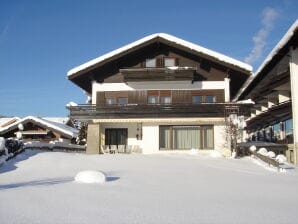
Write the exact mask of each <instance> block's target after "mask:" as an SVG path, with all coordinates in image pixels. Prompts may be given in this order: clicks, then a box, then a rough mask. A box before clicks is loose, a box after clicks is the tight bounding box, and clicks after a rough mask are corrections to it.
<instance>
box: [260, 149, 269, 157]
mask: <svg viewBox="0 0 298 224" xmlns="http://www.w3.org/2000/svg"><path fill="white" fill-rule="evenodd" d="M258 153H260V154H261V155H263V156H266V155H267V153H268V151H267V149H266V148H260V149H259V151H258Z"/></svg>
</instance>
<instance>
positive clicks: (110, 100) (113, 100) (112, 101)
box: [106, 98, 116, 105]
mask: <svg viewBox="0 0 298 224" xmlns="http://www.w3.org/2000/svg"><path fill="white" fill-rule="evenodd" d="M106 104H108V105H112V104H116V98H106Z"/></svg>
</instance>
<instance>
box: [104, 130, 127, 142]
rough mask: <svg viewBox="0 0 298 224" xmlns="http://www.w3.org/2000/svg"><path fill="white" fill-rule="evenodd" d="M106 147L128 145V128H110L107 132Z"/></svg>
mask: <svg viewBox="0 0 298 224" xmlns="http://www.w3.org/2000/svg"><path fill="white" fill-rule="evenodd" d="M105 144H106V145H127V128H108V129H106V130H105Z"/></svg>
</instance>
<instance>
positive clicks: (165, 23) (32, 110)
mask: <svg viewBox="0 0 298 224" xmlns="http://www.w3.org/2000/svg"><path fill="white" fill-rule="evenodd" d="M0 10H1V13H0V85H1V87H0V115H6V116H21V117H23V116H27V115H35V116H67V115H68V111H67V110H66V108H65V105H66V104H67V103H68V102H69V101H74V102H77V103H84V102H85V100H86V97H85V95H84V94H83V91H82V90H81V89H80V88H79V87H77V86H76V85H74V84H73V83H71V82H70V81H68V80H67V78H66V73H67V71H68V70H70V69H71V68H73V67H76V66H78V65H80V64H82V63H84V62H86V61H88V60H90V59H93V58H95V57H98V56H100V55H102V54H104V53H107V52H109V51H111V50H114V49H116V48H118V47H121V46H123V45H125V44H128V43H130V42H132V41H135V40H137V39H139V38H142V37H144V36H146V35H149V34H152V33H157V32H165V33H169V34H172V35H175V36H177V37H180V38H182V39H185V40H188V41H191V42H194V43H196V44H199V45H201V46H204V47H206V48H209V49H212V50H215V51H218V52H220V53H223V54H226V55H228V56H231V57H233V58H235V59H238V60H241V61H244V60H245V59H246V60H248V61H250V63H251V64H252V65H253V66H254V69H255V70H256V69H257V67H258V65H259V64H260V63H261V62H262V60H263V59H264V58H265V57H266V55H267V54H268V53H269V52H270V50H271V49H272V48H273V47H274V46H275V44H276V43H277V42H278V41H279V39H280V38H281V37H282V36H283V35H284V33H285V32H286V31H287V29H288V28H289V27H290V25H291V24H292V23H293V22H294V21H295V20H296V19H297V14H298V13H297V12H298V1H295V0H271V1H265V0H263V1H262V0H259V1H257V0H250V1H239V0H237V1H236V0H235V1H215V0H209V1H200V0H197V1H196V0H193V1H192V0H189V1H188V0H171V1H168V0H163V1H159V0H151V1H142V0H138V1H137V0H126V1H123V0H119V1H116V0H109V1H101V0H97V1H96V0H86V1H83V0H81V1H79V0H51V1H47V0H44V1H43V0H23V1H22V0H10V1H8V0H3V1H0ZM254 37H255V38H254ZM253 38H254V39H255V41H253ZM253 49H255V50H254V51H253V53H252V50H253Z"/></svg>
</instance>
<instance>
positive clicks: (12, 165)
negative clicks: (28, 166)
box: [0, 150, 48, 174]
mask: <svg viewBox="0 0 298 224" xmlns="http://www.w3.org/2000/svg"><path fill="white" fill-rule="evenodd" d="M43 152H48V151H47V150H43V151H41V150H25V151H24V152H22V153H20V154H18V155H17V156H16V157H14V158H12V159H10V160H8V161H6V163H4V164H3V165H2V166H0V174H1V173H6V172H10V171H13V170H16V169H17V168H18V166H17V164H18V163H19V162H21V161H24V160H27V159H28V158H30V157H32V156H35V155H36V154H38V153H43Z"/></svg>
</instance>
